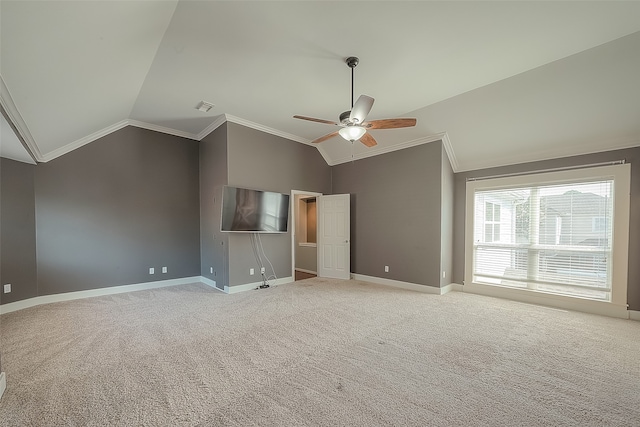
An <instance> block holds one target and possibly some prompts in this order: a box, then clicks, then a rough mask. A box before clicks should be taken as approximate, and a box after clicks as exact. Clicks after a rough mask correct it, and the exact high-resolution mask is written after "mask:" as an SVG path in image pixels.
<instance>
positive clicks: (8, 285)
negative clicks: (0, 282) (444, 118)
mask: <svg viewBox="0 0 640 427" xmlns="http://www.w3.org/2000/svg"><path fill="white" fill-rule="evenodd" d="M2 290H3V292H4V293H5V294H8V293H9V292H11V283H7V284H6V285H4V287H3V289H2Z"/></svg>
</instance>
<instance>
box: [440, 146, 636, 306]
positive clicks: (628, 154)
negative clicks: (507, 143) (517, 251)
mask: <svg viewBox="0 0 640 427" xmlns="http://www.w3.org/2000/svg"><path fill="white" fill-rule="evenodd" d="M621 159H624V160H626V161H627V162H628V163H631V209H630V218H629V277H628V288H627V289H628V291H627V299H628V304H629V309H630V310H640V263H639V262H637V260H639V259H640V168H639V167H638V166H640V147H636V148H630V149H626V150H615V151H607V152H604V153H595V154H588V155H583V156H574V157H566V158H560V159H553V160H546V161H541V162H533V163H524V164H519V165H511V166H505V167H499V168H490V169H482V170H477V171H470V172H462V173H457V174H456V175H455V207H454V209H455V210H454V242H453V280H452V281H453V282H455V283H462V282H463V280H464V262H465V259H464V226H465V221H464V218H465V193H466V180H467V178H471V177H483V176H492V175H501V174H509V173H517V172H529V171H537V170H545V169H552V168H559V167H567V166H576V165H588V164H594V163H600V162H608V161H614V160H621Z"/></svg>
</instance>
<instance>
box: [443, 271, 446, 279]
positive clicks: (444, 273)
mask: <svg viewBox="0 0 640 427" xmlns="http://www.w3.org/2000/svg"><path fill="white" fill-rule="evenodd" d="M442 278H443V279H446V278H447V272H446V271H443V272H442Z"/></svg>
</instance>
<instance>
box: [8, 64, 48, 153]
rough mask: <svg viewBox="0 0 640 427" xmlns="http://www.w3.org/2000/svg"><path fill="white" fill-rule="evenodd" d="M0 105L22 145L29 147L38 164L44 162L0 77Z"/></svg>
mask: <svg viewBox="0 0 640 427" xmlns="http://www.w3.org/2000/svg"><path fill="white" fill-rule="evenodd" d="M0 104H1V105H2V108H4V111H6V113H7V115H8V116H9V119H10V120H11V123H13V125H14V126H15V127H16V130H17V131H18V133H19V134H20V136H21V137H22V139H23V140H24V143H25V144H27V147H29V150H30V151H31V154H32V155H33V156H34V157H35V160H36V161H38V162H42V161H44V160H43V158H44V157H43V155H42V153H41V152H40V149H39V148H38V144H36V140H35V139H34V138H33V135H31V131H29V128H28V127H27V124H26V123H25V121H24V119H23V118H22V115H21V114H20V111H18V107H17V106H16V104H15V103H14V102H13V98H12V97H11V92H9V88H7V85H6V84H5V83H4V79H3V78H2V75H0Z"/></svg>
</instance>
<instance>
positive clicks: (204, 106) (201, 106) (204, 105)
mask: <svg viewBox="0 0 640 427" xmlns="http://www.w3.org/2000/svg"><path fill="white" fill-rule="evenodd" d="M212 108H213V104H212V103H210V102H207V101H200V102H199V103H198V105H196V109H198V110H200V111H202V112H203V113H207V112H208V111H209V110H211V109H212Z"/></svg>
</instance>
